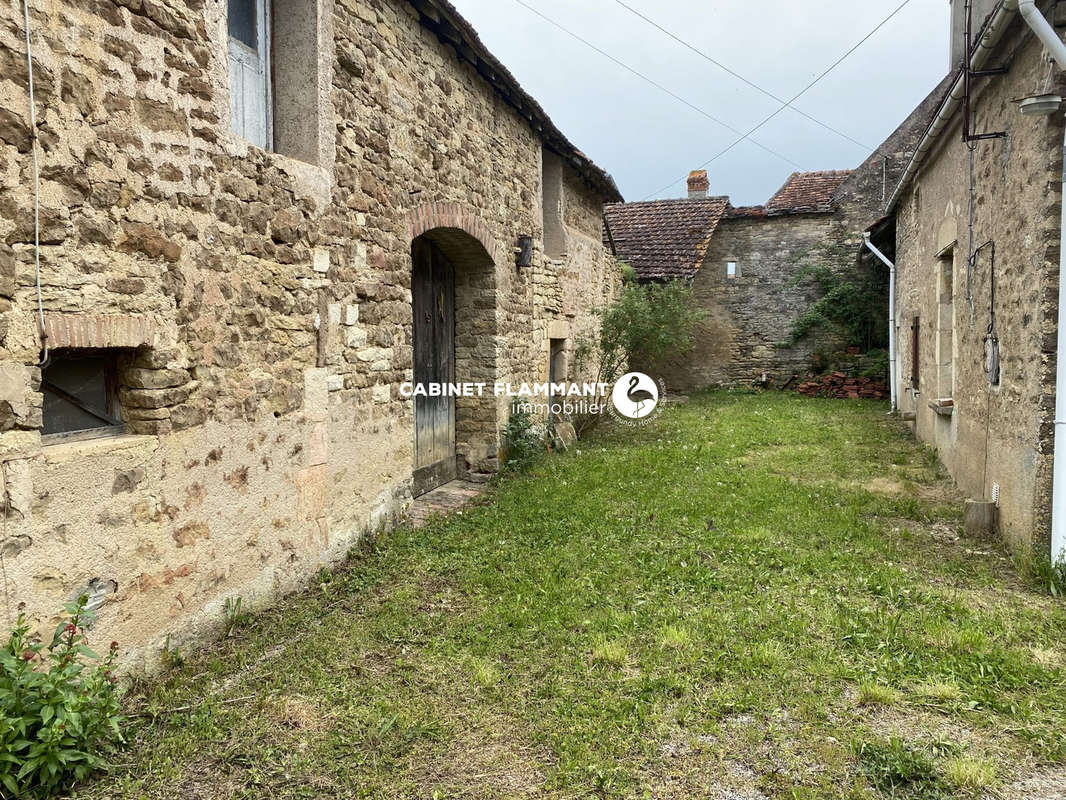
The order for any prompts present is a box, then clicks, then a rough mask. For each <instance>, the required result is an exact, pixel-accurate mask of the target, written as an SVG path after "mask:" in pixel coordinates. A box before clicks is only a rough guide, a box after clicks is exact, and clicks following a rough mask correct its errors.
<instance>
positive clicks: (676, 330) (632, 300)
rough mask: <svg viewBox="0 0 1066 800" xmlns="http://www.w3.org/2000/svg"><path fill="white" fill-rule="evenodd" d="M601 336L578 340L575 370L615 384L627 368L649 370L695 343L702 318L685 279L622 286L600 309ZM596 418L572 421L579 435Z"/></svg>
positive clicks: (659, 366) (602, 381)
mask: <svg viewBox="0 0 1066 800" xmlns="http://www.w3.org/2000/svg"><path fill="white" fill-rule="evenodd" d="M598 313H599V317H600V332H599V336H598V337H596V338H593V339H588V338H586V339H579V340H578V343H577V348H576V355H577V365H578V369H579V370H581V371H584V372H587V373H589V374H590V375H591V376H592V380H593V381H594V382H595V383H608V384H610V383H614V382H615V381H616V380H618V378H620V377H621V376H622V375H623V374H624V373H625V372H626V370H627V369H639V370H643V371H645V372H647V371H654V370H656V369H658V368H661V367H662V366H664V365H665V364H666V363H667V362H668V361H669V360H670V359H671V358H674V357H676V356H679V355H684V354H685V353H687V352H689V351H690V350H691V349H692V347H693V345H694V333H695V330H696V326H697V325H698V324H699V323H700V321H701V320H703V318H704V317H705V316H706V315H705V313H704V312H703V311H701V310H700V309H699V308H697V307H696V305H695V303H694V302H693V300H692V289H691V287H690V286H689V285H688V284H687V283H685V282H684V281H671V282H670V283H661V284H660V283H654V284H647V285H641V284H637V283H635V282H628V281H627V282H626V283H625V285H624V286H623V287H622V292H621V294H620V295H619V296H618V299H617V300H615V301H614V302H613V303H612V304H611V305H610V306H608V307H607V308H605V309H600V311H599V312H598ZM597 419H598V417H588V418H583V419H580V420H574V424H575V428H576V429H577V432H578V433H581V432H583V431H584V430H587V429H588V428H589V427H591V426H592V424H593V423H594V422H595V421H596V420H597Z"/></svg>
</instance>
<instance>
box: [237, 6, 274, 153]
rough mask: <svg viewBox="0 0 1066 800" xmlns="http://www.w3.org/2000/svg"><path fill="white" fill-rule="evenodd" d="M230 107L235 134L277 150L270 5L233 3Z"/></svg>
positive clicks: (266, 147) (257, 145) (259, 145)
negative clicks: (273, 99) (272, 96)
mask: <svg viewBox="0 0 1066 800" xmlns="http://www.w3.org/2000/svg"><path fill="white" fill-rule="evenodd" d="M226 22H227V27H228V30H229V48H228V56H229V107H230V125H231V127H232V129H233V132H234V133H235V134H237V135H238V136H240V137H242V138H244V139H247V140H248V141H249V142H251V143H252V144H254V145H255V146H256V147H261V148H263V149H264V150H270V149H271V148H272V147H273V125H272V122H273V120H272V119H271V117H272V114H271V86H270V2H269V0H229V3H228V8H227V19H226Z"/></svg>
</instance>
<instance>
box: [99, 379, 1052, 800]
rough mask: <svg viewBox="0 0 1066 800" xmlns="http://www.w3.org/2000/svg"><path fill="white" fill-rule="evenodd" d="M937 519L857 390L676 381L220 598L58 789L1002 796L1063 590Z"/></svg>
mask: <svg viewBox="0 0 1066 800" xmlns="http://www.w3.org/2000/svg"><path fill="white" fill-rule="evenodd" d="M959 511H960V502H959V499H958V498H957V497H955V495H954V494H953V492H952V490H951V488H950V486H949V485H948V484H947V482H946V481H945V480H944V477H943V475H942V474H941V473H940V471H939V469H938V467H937V464H936V460H935V458H934V456H933V455H931V454H930V453H929V452H928V451H927V450H925V449H923V448H921V447H920V446H918V445H917V444H915V443H914V441H913V440H912V439H911V438H910V436H909V435H908V434H907V433H906V432H905V431H904V430H903V428H902V427H901V426H899V425H898V424H897V423H894V422H893V421H891V420H890V419H889V418H887V416H886V414H885V408H884V407H883V406H882V405H879V404H874V403H860V402H842V401H825V400H808V399H804V398H799V397H794V396H787V395H776V394H766V395H759V396H754V395H740V394H731V393H725V392H718V393H712V394H707V395H700V396H696V397H694V398H693V399H692V401H691V402H690V403H688V404H686V405H682V406H677V407H671V408H670V409H668V410H667V412H666V413H665V414H664V415H663V416H662V417H661V418H660V419H658V420H657V421H656V422H655V423H653V424H652V425H650V426H649V427H647V428H645V429H639V430H636V431H634V430H632V429H629V428H625V429H622V428H605V429H603V430H601V431H599V432H598V433H597V434H596V435H595V436H594V437H593V438H591V439H590V440H586V441H583V442H581V443H580V444H579V445H578V446H577V448H575V449H574V450H572V451H570V452H569V453H566V454H561V455H556V456H553V457H551V458H549V459H546V460H544V461H542V462H539V463H538V464H536V465H535V466H534V468H533V470H532V472H531V473H530V474H528V475H526V476H521V477H517V478H509V479H507V480H505V481H503V482H502V483H501V485H500V486H499V487H498V489H497V491H496V492H495V493H494V496H493V498H492V502H491V503H489V504H485V505H483V506H481V507H479V508H477V509H475V510H472V511H468V512H466V513H464V514H463V515H462V516H457V517H452V518H450V519H447V520H442V521H437V522H434V523H432V524H431V525H429V526H427V527H425V528H422V529H420V530H417V531H411V530H398V531H395V532H393V533H391V534H389V535H388V536H387V537H385V538H384V539H382V540H380V541H379V542H378V543H376V544H375V545H373V546H368V547H366V548H363V549H362V550H361V551H360V552H359V553H356V554H354V555H353V558H352V562H351V563H350V564H349V565H348V566H346V568H345V569H343V570H340V571H338V572H336V573H334V574H332V575H326V574H324V575H322V576H321V578H320V580H319V581H317V582H316V585H315V586H314V587H313V588H312V589H310V590H308V591H307V592H305V593H302V594H300V595H296V596H293V597H290V598H287V599H286V600H284V601H282V602H281V603H280V604H279V605H278V607H277V608H275V609H273V610H271V611H268V612H263V613H259V614H251V615H247V614H245V615H243V616H242V618H241V620H240V622H239V625H237V626H236V629H235V630H234V631H233V634H232V636H230V637H228V638H223V639H221V640H220V641H218V642H216V643H215V644H213V645H212V646H210V647H207V648H206V649H205V650H204V651H203V652H201V653H199V654H191V655H187V656H186V659H185V663H184V664H182V665H181V666H178V667H174V668H171V669H170V670H169V671H167V672H165V673H164V674H163V675H162V676H160V678H159V679H157V680H156V681H155V682H152V683H150V684H149V683H144V684H143V685H139V686H138V687H136V689H135V690H134V691H133V692H132V693H131V697H130V704H131V706H132V708H133V710H134V711H136V712H137V713H139V714H140V715H141V716H140V717H139V720H140V723H139V727H138V728H137V730H136V731H135V734H134V741H133V743H132V746H131V749H130V750H129V751H128V753H126V754H125V759H124V761H125V763H124V764H122V765H119V766H117V767H116V768H115V769H114V771H113V772H112V773H111V774H110V775H109V776H106V777H105V778H104V779H102V780H101V781H99V782H97V783H95V784H92V785H89V786H86V787H84V788H83V790H82V794H81V795H80V796H82V797H94V798H96V797H111V798H120V797H128V798H163V797H174V796H185V797H205V798H206V797H210V798H260V797H271V798H311V797H323V796H339V797H382V798H460V797H463V798H466V797H484V798H501V797H530V796H536V797H552V798H571V797H632V798H643V797H653V798H692V797H704V796H711V797H714V796H716V793H722V794H723V795H724V796H730V795H728V794H726V792H727V791H733V792H736V793H737V794H736V795H733V796H739V797H743V798H758V797H763V796H766V797H774V798H834V799H837V798H853V799H854V798H876V797H880V796H897V797H952V796H960V797H968V796H977V795H974V794H973V793H974V792H976V791H978V790H979V789H981V790H984V789H987V788H989V787H992V788H996V787H999V788H1002V789H1008V788H1009V784H1010V782H1011V781H1013V780H1016V779H1017V778H1019V777H1024V776H1026V775H1028V774H1029V773H1031V772H1034V771H1036V770H1038V769H1045V770H1046V769H1049V768H1051V769H1053V768H1054V765H1060V764H1063V763H1064V761H1066V691H1064V679H1066V671H1064V664H1066V644H1064V638H1063V635H1064V634H1063V632H1064V631H1066V609H1064V606H1063V605H1062V604H1061V602H1060V601H1057V600H1055V599H1054V598H1051V597H1049V596H1047V595H1045V594H1041V593H1039V592H1037V591H1035V590H1033V589H1031V588H1029V584H1026V583H1025V582H1023V581H1020V580H1019V579H1018V577H1017V576H1016V574H1015V573H1014V571H1013V568H1012V566H1011V562H1010V560H1009V558H1008V557H1007V556H1006V554H1005V553H1003V552H1001V551H999V550H998V549H996V548H994V547H990V546H989V545H988V543H987V542H981V543H976V542H967V540H966V539H965V538H962V539H959V538H957V537H958V535H959V534H958V531H957V529H958V527H959V518H958V515H959ZM990 550H992V551H994V552H991V553H989V551H990ZM222 623H223V620H220V624H222ZM182 708H188V710H179V711H172V710H171V709H182ZM1060 769H1061V767H1060Z"/></svg>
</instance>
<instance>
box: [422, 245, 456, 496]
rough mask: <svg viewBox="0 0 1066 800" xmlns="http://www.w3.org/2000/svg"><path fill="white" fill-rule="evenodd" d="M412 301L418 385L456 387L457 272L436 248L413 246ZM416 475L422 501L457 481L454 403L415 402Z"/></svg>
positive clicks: (433, 399)
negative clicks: (432, 490)
mask: <svg viewBox="0 0 1066 800" xmlns="http://www.w3.org/2000/svg"><path fill="white" fill-rule="evenodd" d="M411 259H412V262H413V271H412V274H411V295H412V305H413V307H414V383H415V386H418V385H419V384H422V385H423V386H425V387H426V389H427V390H428V389H429V385H430V384H444V385H446V384H448V383H453V382H454V381H455V269H454V267H452V265H451V264H450V263H449V262H448V259H446V258H445V257H444V254H443V253H442V252H441V251H440V250H439V249H438V248H437V247H436V246H434V245H433V244H432V243H431V242H428V241H426V240H424V239H416V240H415V242H414V245H413V246H412V252H411ZM414 400H415V475H414V493H415V496H416V497H417V496H418V495H420V494H425V493H426V492H428V491H430V490H431V489H435V488H436V487H438V486H440V485H442V484H445V483H447V482H448V481H450V480H454V479H455V476H456V468H455V399H454V398H452V397H428V396H421V395H419V396H416V397H415V398H414Z"/></svg>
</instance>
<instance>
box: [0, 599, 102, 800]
mask: <svg viewBox="0 0 1066 800" xmlns="http://www.w3.org/2000/svg"><path fill="white" fill-rule="evenodd" d="M86 601H87V598H85V597H81V598H79V600H78V602H77V603H72V604H70V605H68V606H67V607H66V611H67V619H65V620H64V621H63V622H60V623H59V626H58V627H57V628H56V632H55V635H54V636H53V637H52V643H51V644H50V645H48V646H47V647H45V645H44V643H43V642H41V641H39V640H37V639H36V638H35V637H33V636H32V635H31V629H30V624H29V621H28V619H27V617H26V612H25V610H24V608H25V604H20V605H19V613H18V620H17V622H16V625H15V629H14V630H13V631H11V634H10V636H9V637H8V640H7V643H6V644H5V645H4V647H3V649H2V650H0V797H4V798H12V797H43V796H47V795H51V794H55V793H56V792H59V791H61V790H64V789H67V788H69V787H70V786H71V785H72V784H73V783H74V782H75V781H79V780H81V779H83V778H84V777H85V776H86V775H88V774H89V773H90V772H91V771H92V770H94V769H97V768H99V767H101V766H103V765H104V763H105V760H104V757H103V754H104V753H105V752H106V751H107V750H108V749H109V748H110V746H112V745H113V744H114V743H115V742H117V741H120V740H121V739H122V734H121V731H120V729H119V725H120V722H121V719H122V718H121V717H120V715H119V701H118V696H117V692H116V687H115V677H114V674H113V667H114V662H115V655H116V653H117V651H118V644H117V643H115V642H112V644H111V649H110V651H109V652H108V654H107V657H106V658H103V659H101V658H100V657H99V656H98V655H96V653H94V652H93V651H92V650H90V649H89V648H88V646H87V640H86V637H85V628H84V626H85V625H86V624H87V623H88V622H90V621H91V619H92V615H91V613H90V612H89V611H87V610H86V608H85V603H86Z"/></svg>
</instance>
